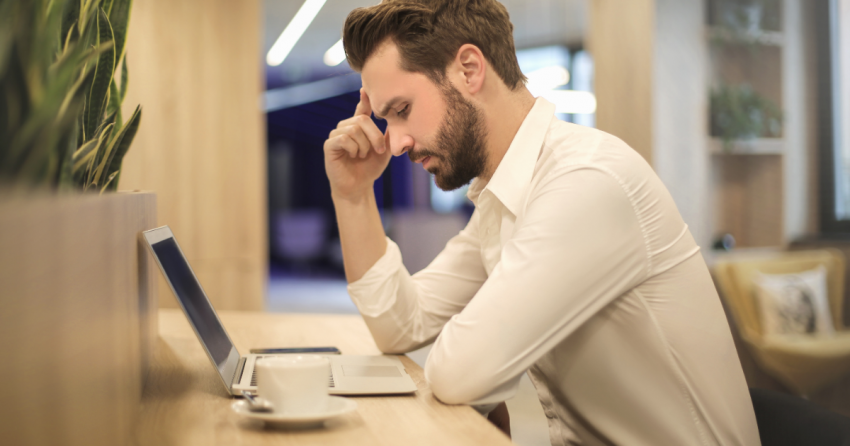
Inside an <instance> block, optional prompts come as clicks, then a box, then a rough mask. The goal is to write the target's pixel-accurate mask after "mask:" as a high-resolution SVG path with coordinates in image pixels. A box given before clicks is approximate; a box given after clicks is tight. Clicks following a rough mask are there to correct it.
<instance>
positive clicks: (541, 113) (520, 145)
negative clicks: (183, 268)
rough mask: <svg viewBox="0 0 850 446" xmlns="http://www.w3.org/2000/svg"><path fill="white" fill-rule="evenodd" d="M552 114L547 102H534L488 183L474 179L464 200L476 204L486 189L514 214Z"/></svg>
mask: <svg viewBox="0 0 850 446" xmlns="http://www.w3.org/2000/svg"><path fill="white" fill-rule="evenodd" d="M554 115H555V105H553V104H552V103H551V102H549V101H547V100H546V99H543V98H537V99H536V100H535V101H534V106H532V107H531V111H529V112H528V115H526V117H525V119H524V120H523V121H522V125H520V126H519V130H517V132H516V135H515V136H514V139H513V141H511V145H510V146H509V147H508V151H507V152H505V156H504V157H503V158H502V161H501V162H500V163H499V166H498V167H496V172H494V173H493V177H492V178H490V181H489V182H488V181H484V180H482V179H480V178H476V179H474V180H473V181H472V184H470V186H469V191H468V192H467V197H469V199H470V200H472V202H473V203H475V204H476V205H477V204H478V197H479V196H480V195H481V193H482V192H484V191H485V190H489V191H490V192H491V193H492V194H493V195H495V196H496V198H497V199H498V200H499V201H501V202H502V204H503V205H504V206H505V207H506V208H508V210H509V211H511V213H512V214H514V215H517V213H518V212H519V211H520V207H521V206H522V200H523V198H524V197H525V192H526V189H528V186H529V184H531V176H532V175H533V174H534V166H535V165H536V164H537V158H538V157H539V156H540V148H541V147H543V139H544V138H545V137H546V132H547V130H548V129H549V124H550V123H551V122H552V119H553V117H554Z"/></svg>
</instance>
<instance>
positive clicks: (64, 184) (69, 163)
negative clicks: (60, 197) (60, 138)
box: [56, 127, 78, 192]
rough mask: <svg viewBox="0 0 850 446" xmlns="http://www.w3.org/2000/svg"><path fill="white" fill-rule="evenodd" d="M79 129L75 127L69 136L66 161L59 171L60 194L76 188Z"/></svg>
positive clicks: (57, 185) (58, 185) (58, 187)
mask: <svg viewBox="0 0 850 446" xmlns="http://www.w3.org/2000/svg"><path fill="white" fill-rule="evenodd" d="M77 131H78V130H77V127H73V128H72V130H71V131H70V132H69V133H68V135H67V141H66V142H65V144H67V148H66V149H65V159H64V161H63V162H62V167H61V168H60V170H59V179H58V182H57V184H56V187H57V189H58V190H59V191H60V192H66V191H70V190H73V188H74V171H73V164H74V162H73V161H74V152H75V150H74V149H76V147H77Z"/></svg>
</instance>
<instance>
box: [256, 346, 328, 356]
mask: <svg viewBox="0 0 850 446" xmlns="http://www.w3.org/2000/svg"><path fill="white" fill-rule="evenodd" d="M251 353H260V354H266V355H271V354H281V353H321V354H323V355H338V354H340V353H342V352H340V351H339V349H338V348H336V347H297V348H252V349H251Z"/></svg>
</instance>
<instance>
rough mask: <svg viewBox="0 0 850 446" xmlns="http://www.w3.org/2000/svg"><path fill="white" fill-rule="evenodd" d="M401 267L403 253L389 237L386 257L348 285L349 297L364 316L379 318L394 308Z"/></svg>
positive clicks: (382, 257)
mask: <svg viewBox="0 0 850 446" xmlns="http://www.w3.org/2000/svg"><path fill="white" fill-rule="evenodd" d="M401 266H402V262H401V251H400V250H399V249H398V245H396V244H395V242H393V241H392V240H390V238H389V237H387V250H386V252H384V255H383V256H381V258H380V259H378V261H377V262H375V264H374V265H372V267H371V268H369V270H368V271H366V274H364V275H363V277H361V278H360V279H359V280H357V281H354V282H352V283H349V284H348V295H349V296H351V300H352V301H354V304H355V305H357V308H358V309H359V310H360V313H361V314H362V315H364V316H368V317H378V316H379V315H381V314H382V313H384V312H386V311H387V310H389V309H390V308H392V306H393V303H395V298H396V294H397V291H398V279H397V278H396V277H395V276H396V274H397V273H398V269H399V267H401Z"/></svg>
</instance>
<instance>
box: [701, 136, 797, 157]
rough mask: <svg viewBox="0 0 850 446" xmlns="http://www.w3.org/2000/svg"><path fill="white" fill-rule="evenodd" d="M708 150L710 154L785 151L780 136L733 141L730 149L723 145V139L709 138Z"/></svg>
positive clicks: (758, 153) (778, 152) (755, 153)
mask: <svg viewBox="0 0 850 446" xmlns="http://www.w3.org/2000/svg"><path fill="white" fill-rule="evenodd" d="M708 151H709V153H711V154H712V155H782V154H783V153H784V152H785V140H784V139H782V138H756V139H749V140H741V141H733V142H732V150H728V151H727V150H726V149H725V148H724V147H723V140H721V139H720V138H711V139H709V141H708Z"/></svg>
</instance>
